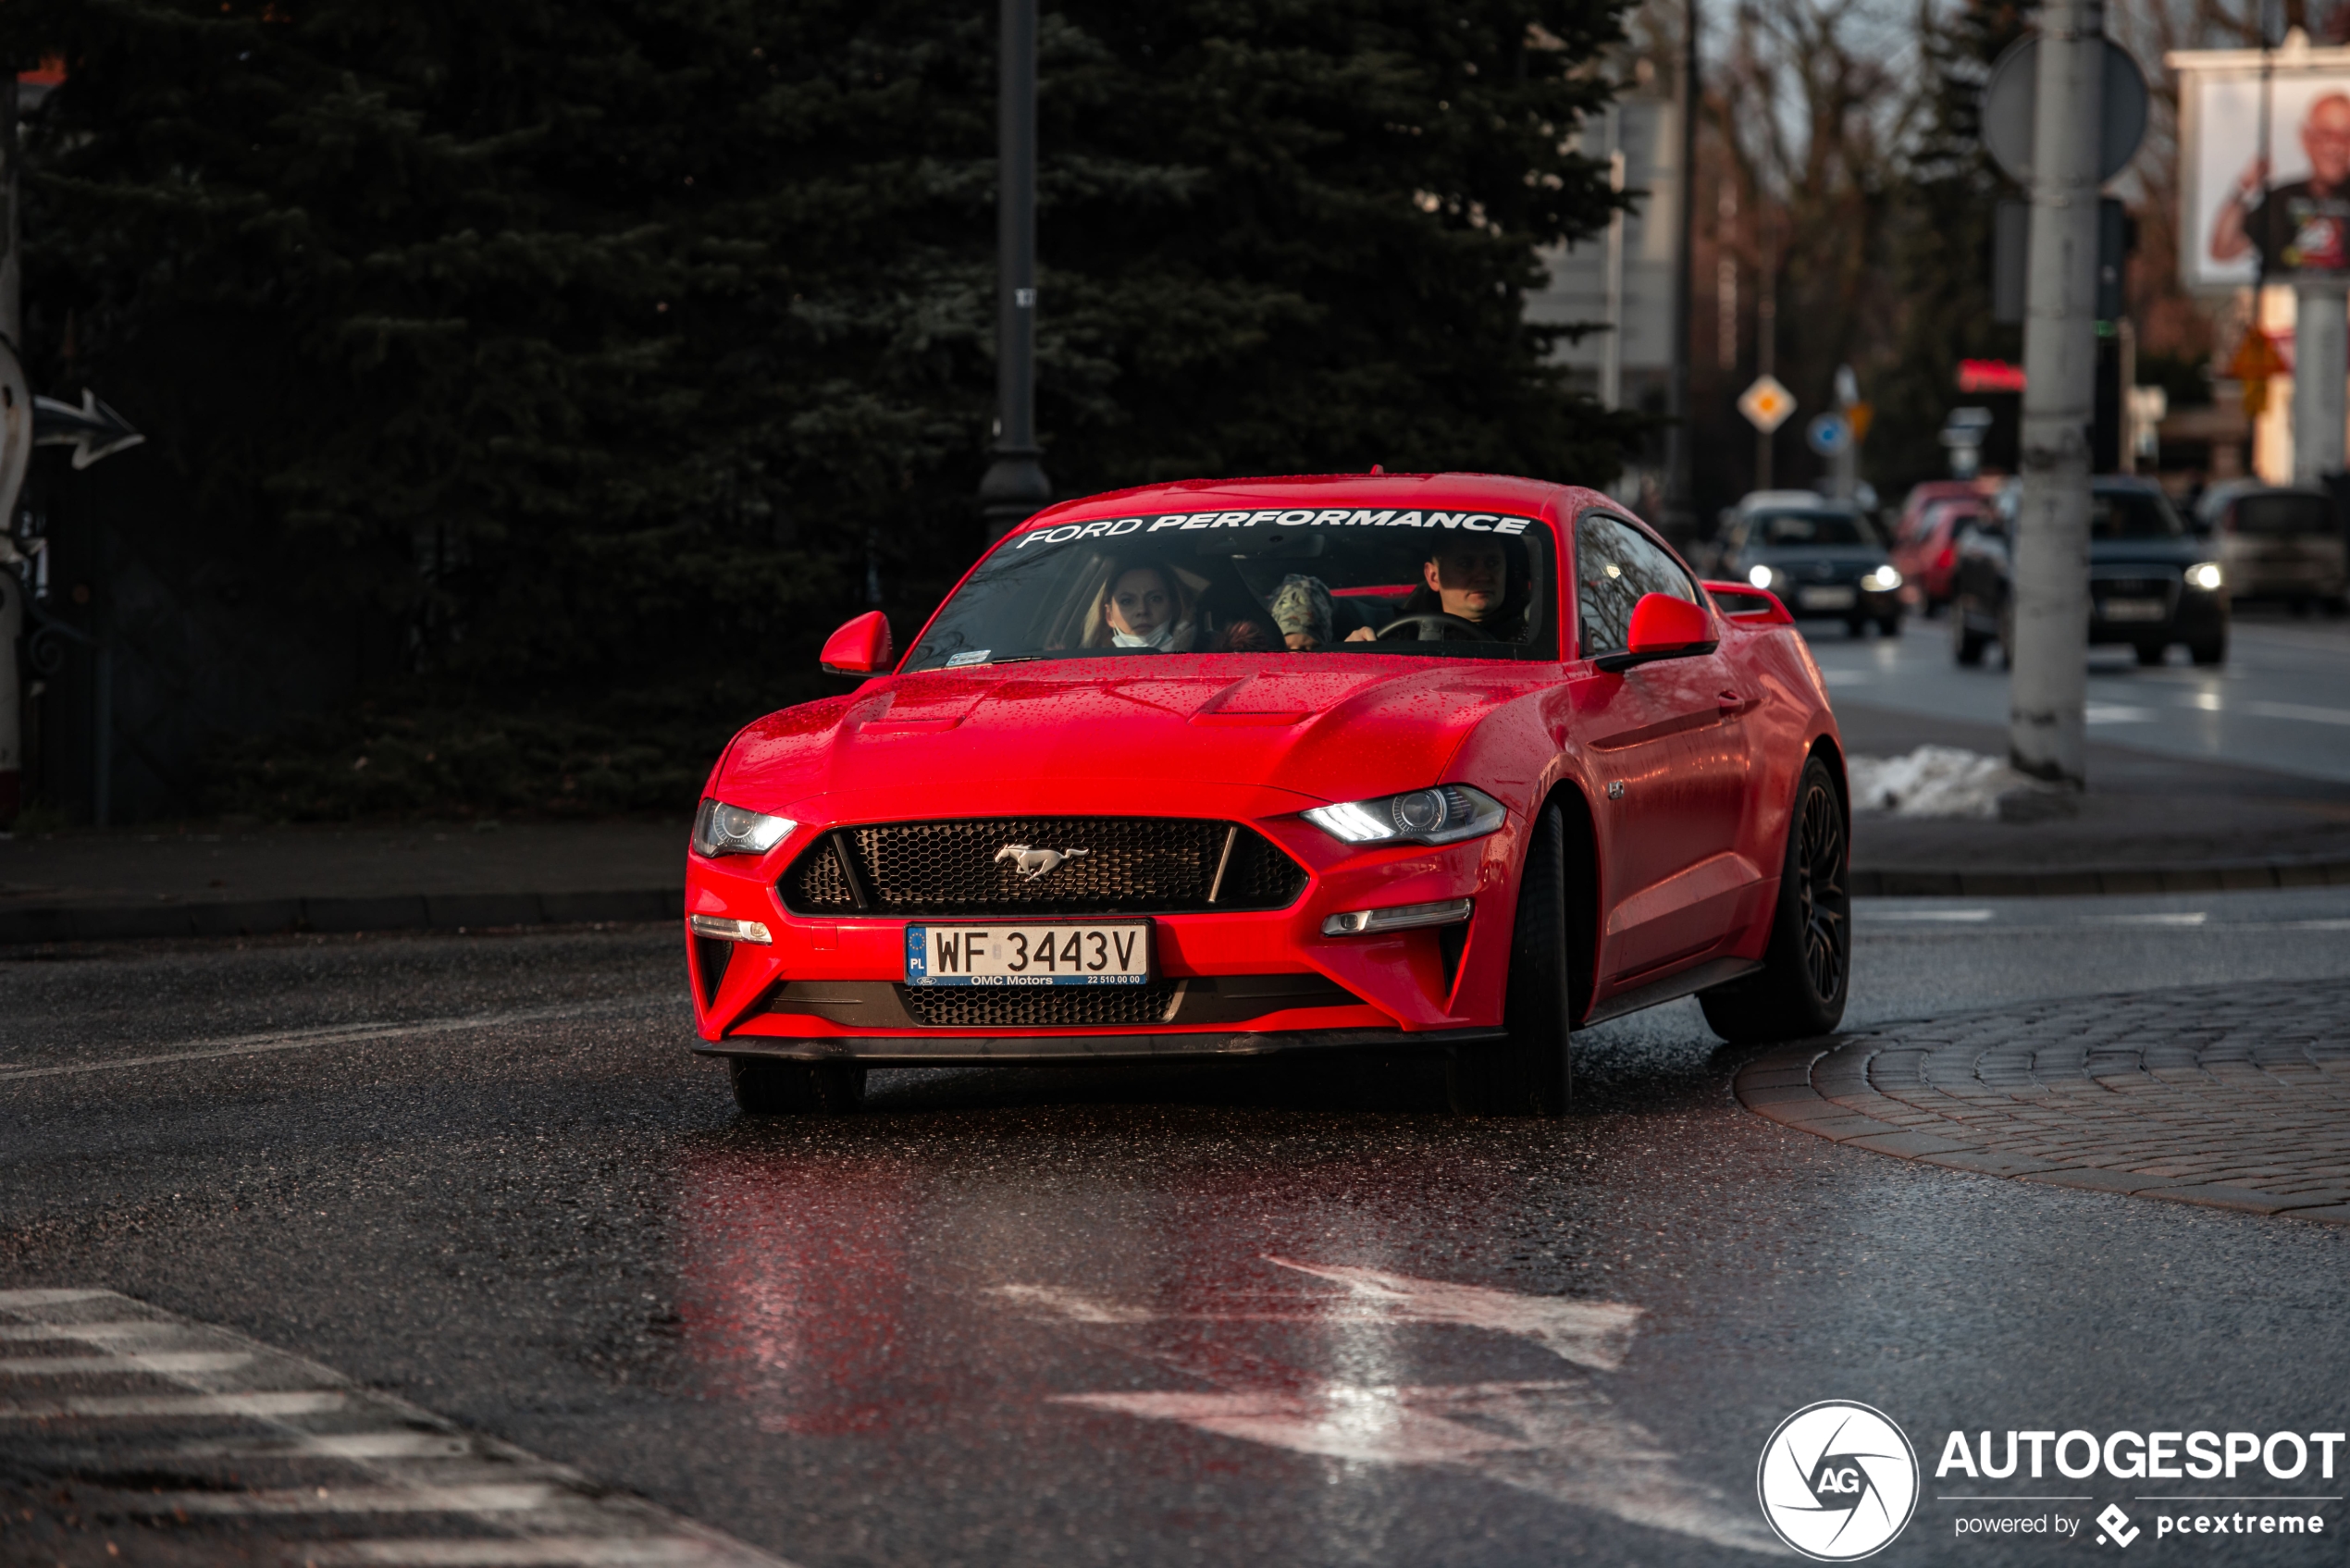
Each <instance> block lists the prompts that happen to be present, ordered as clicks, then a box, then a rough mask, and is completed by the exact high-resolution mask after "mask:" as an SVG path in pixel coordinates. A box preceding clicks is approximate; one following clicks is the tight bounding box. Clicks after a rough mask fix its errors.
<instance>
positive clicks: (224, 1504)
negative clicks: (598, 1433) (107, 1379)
mask: <svg viewBox="0 0 2350 1568" xmlns="http://www.w3.org/2000/svg"><path fill="white" fill-rule="evenodd" d="M0 1313H5V1314H7V1315H11V1316H13V1317H14V1318H15V1319H16V1320H17V1321H14V1322H7V1323H0V1339H5V1340H7V1341H8V1342H11V1343H23V1342H25V1341H28V1340H56V1341H61V1342H63V1343H64V1344H67V1345H80V1346H85V1347H87V1348H88V1350H89V1352H91V1353H86V1354H79V1355H73V1354H68V1355H54V1356H38V1355H32V1356H13V1357H0V1380H5V1379H9V1378H15V1379H19V1380H30V1379H33V1378H40V1377H56V1376H82V1377H88V1376H111V1375H120V1374H124V1373H136V1374H142V1375H146V1376H151V1377H162V1378H167V1379H168V1380H170V1381H172V1382H175V1383H177V1384H179V1386H180V1387H181V1388H182V1389H186V1390H187V1391H186V1392H183V1393H170V1394H161V1393H156V1394H83V1393H59V1394H55V1395H52V1396H51V1397H48V1398H45V1399H40V1400H21V1399H20V1400H0V1426H6V1424H11V1423H19V1422H28V1421H40V1422H48V1421H55V1420H64V1419H74V1418H93V1419H98V1420H103V1421H107V1422H111V1423H121V1424H122V1425H119V1426H105V1427H101V1428H98V1429H97V1431H96V1432H95V1433H93V1432H92V1431H90V1430H87V1429H84V1430H80V1431H68V1432H66V1433H59V1434H57V1436H56V1439H55V1440H54V1442H53V1444H52V1446H50V1447H48V1448H47V1449H46V1450H45V1451H44V1450H43V1449H42V1448H39V1447H34V1446H31V1442H30V1441H29V1439H28V1438H27V1437H26V1436H25V1435H24V1434H22V1432H21V1429H20V1428H17V1429H14V1430H11V1433H10V1438H9V1446H10V1450H11V1452H12V1453H13V1454H14V1455H15V1456H16V1458H17V1459H18V1461H19V1463H24V1462H27V1461H30V1462H31V1463H34V1464H37V1465H40V1466H42V1467H43V1468H44V1469H46V1470H48V1471H50V1472H51V1473H53V1474H56V1475H58V1476H59V1477H60V1478H61V1479H72V1478H75V1477H76V1475H77V1473H81V1472H87V1473H89V1474H88V1475H87V1476H86V1478H87V1480H88V1482H89V1483H90V1484H91V1485H93V1486H96V1487H100V1488H108V1487H109V1486H110V1483H109V1482H108V1480H107V1479H106V1477H107V1476H108V1475H120V1474H123V1473H126V1472H133V1471H137V1470H142V1469H143V1470H169V1469H171V1468H172V1467H173V1466H174V1465H175V1464H185V1463H189V1462H191V1461H196V1460H202V1459H207V1458H209V1459H214V1460H224V1459H225V1460H234V1461H236V1462H237V1468H238V1469H239V1471H241V1472H244V1473H246V1474H248V1475H254V1473H256V1472H257V1473H258V1476H257V1477H256V1479H258V1478H259V1477H267V1478H269V1479H271V1480H273V1481H274V1482H275V1483H276V1484H270V1485H262V1484H254V1481H248V1482H247V1484H245V1485H243V1486H239V1485H237V1484H236V1477H235V1476H230V1477H229V1482H230V1484H229V1486H228V1487H226V1488H215V1487H212V1486H207V1485H205V1484H204V1480H203V1478H202V1477H201V1476H192V1477H190V1479H189V1480H188V1481H183V1482H180V1483H179V1484H178V1485H177V1486H175V1487H174V1488H172V1489H170V1490H148V1491H143V1492H142V1491H140V1490H138V1489H136V1488H126V1489H123V1490H121V1491H118V1492H117V1494H116V1497H115V1500H112V1501H111V1502H110V1503H109V1505H108V1506H110V1507H112V1508H114V1509H116V1510H118V1511H119V1512H123V1513H127V1514H130V1515H134V1516H137V1517H140V1518H144V1519H153V1520H157V1521H169V1522H170V1524H169V1525H166V1526H165V1527H167V1528H170V1527H177V1528H179V1529H183V1530H184V1529H188V1528H191V1527H201V1526H200V1522H201V1521H204V1520H207V1519H223V1518H237V1519H241V1520H244V1521H247V1522H248V1523H247V1524H245V1525H243V1526H242V1527H243V1528H247V1529H265V1528H266V1527H267V1526H266V1525H265V1524H263V1523H262V1522H263V1521H266V1520H268V1519H272V1518H280V1519H285V1520H288V1521H294V1520H303V1521H308V1522H309V1523H307V1524H304V1525H301V1526H300V1527H299V1528H300V1529H301V1530H302V1532H303V1534H302V1536H301V1537H300V1538H298V1539H295V1538H290V1539H287V1540H286V1541H285V1542H284V1543H283V1551H284V1553H285V1554H286V1561H287V1562H290V1563H314V1564H316V1565H317V1568H337V1565H340V1568H373V1565H377V1564H381V1565H386V1568H397V1565H400V1564H409V1565H412V1568H533V1565H538V1564H548V1565H555V1564H575V1565H579V1568H599V1565H611V1568H790V1565H789V1564H788V1563H785V1562H782V1561H781V1560H780V1559H777V1558H774V1557H772V1556H770V1555H768V1554H767V1553H765V1552H762V1551H760V1550H758V1549H755V1548H753V1547H749V1546H746V1545H745V1544H743V1543H742V1542H740V1541H737V1540H734V1539H732V1538H731V1537H726V1536H724V1535H721V1534H719V1533H718V1532H716V1531H714V1530H709V1529H705V1528H703V1527H702V1526H700V1525H696V1524H694V1523H693V1522H691V1521H690V1520H686V1519H680V1518H678V1517H677V1516H675V1515H674V1514H671V1513H668V1512H664V1511H663V1510H662V1509H659V1508H656V1507H654V1506H653V1505H651V1504H650V1503H648V1502H645V1501H643V1500H639V1499H637V1498H632V1497H629V1496H627V1495H626V1494H625V1493H621V1492H616V1491H613V1490H612V1489H611V1488H606V1487H602V1486H600V1485H598V1484H596V1483H595V1482H593V1481H591V1480H589V1479H588V1478H587V1476H585V1475H581V1474H579V1473H578V1472H577V1471H575V1470H572V1469H569V1468H567V1467H565V1466H563V1465H561V1464H556V1463H551V1462H550V1461H548V1460H544V1459H541V1458H539V1457H538V1456H537V1455H535V1454H531V1453H527V1452H525V1451H523V1450H521V1449H518V1448H515V1447H513V1445H512V1444H509V1443H503V1442H501V1441H499V1440H498V1439H496V1438H489V1437H484V1436H479V1435H472V1434H467V1433H464V1432H462V1431H459V1430H458V1429H457V1428H456V1427H454V1426H451V1424H450V1423H449V1422H447V1421H445V1420H443V1419H442V1418H441V1417H439V1416H438V1415H435V1414H432V1413H431V1412H429V1411H426V1410H421V1409H419V1408H417V1407H416V1406H414V1405H412V1404H409V1403H407V1402H406V1401H402V1400H399V1399H395V1398H393V1397H391V1396H390V1395H388V1394H381V1393H377V1392H375V1391H374V1390H372V1389H362V1388H358V1387H355V1386H353V1385H352V1383H351V1381H350V1380H349V1379H348V1378H346V1377H343V1376H342V1375H341V1374H340V1373H339V1372H337V1371H335V1370H334V1369H333V1368H332V1367H328V1366H323V1365H321V1364H318V1363H316V1362H314V1361H310V1360H307V1359H305V1358H304V1357H302V1356H298V1355H292V1354H289V1353H288V1352H283V1351H279V1350H277V1349H274V1348H273V1347H271V1346H268V1345H265V1344H260V1343H258V1342H256V1341H254V1340H248V1339H246V1338H244V1337H243V1336H241V1335H240V1334H236V1333H233V1332H231V1331H229V1330H228V1329H225V1328H221V1327H216V1326H214V1325H211V1324H204V1323H196V1322H192V1321H190V1320H188V1319H186V1318H181V1317H175V1316H173V1315H170V1314H168V1313H163V1312H158V1311H155V1310H153V1309H151V1308H148V1307H147V1306H146V1305H145V1304H144V1303H140V1302H137V1301H133V1300H131V1299H130V1298H129V1297H126V1296H120V1295H117V1294H115V1293H114V1292H112V1291H108V1290H19V1291H6V1292H0ZM17 1386H18V1387H21V1386H23V1385H22V1382H19V1384H18V1385H17ZM212 1416H218V1417H228V1418H232V1419H237V1420H242V1421H247V1422H256V1423H261V1424H263V1425H264V1426H266V1428H268V1431H267V1434H266V1436H265V1435H260V1434H244V1435H240V1434H236V1433H234V1432H229V1433H223V1434H221V1435H220V1436H218V1437H215V1438H191V1439H190V1440H184V1441H179V1442H176V1443H175V1442H172V1441H171V1440H170V1438H172V1437H176V1436H178V1434H168V1435H167V1434H163V1433H155V1434H153V1435H152V1436H150V1435H149V1434H148V1433H146V1432H142V1430H141V1429H140V1428H139V1427H138V1426H135V1425H131V1424H132V1423H136V1422H139V1421H151V1422H177V1421H185V1420H191V1419H194V1418H198V1417H212ZM314 1417H317V1418H323V1419H321V1420H320V1421H319V1423H318V1425H319V1426H320V1427H321V1428H323V1429H313V1427H312V1426H310V1425H308V1424H307V1423H309V1422H310V1421H311V1419H312V1418H314ZM101 1434H102V1435H101ZM158 1438H160V1439H161V1441H158V1440H157V1439H158ZM142 1439H143V1441H142ZM280 1464H292V1465H296V1466H299V1467H301V1468H296V1469H295V1470H294V1471H293V1473H292V1476H291V1477H289V1476H288V1475H286V1474H285V1472H284V1471H283V1470H280V1469H278V1468H277V1467H278V1465H280ZM320 1466H339V1467H341V1470H342V1472H343V1473H344V1475H346V1477H347V1479H346V1480H345V1481H344V1483H343V1484H332V1483H331V1482H330V1484H328V1485H326V1486H319V1485H316V1484H315V1482H312V1483H311V1484H306V1485H286V1484H284V1483H285V1482H286V1481H287V1480H288V1479H290V1478H291V1479H299V1478H301V1477H303V1475H305V1474H307V1475H323V1472H321V1471H320V1469H319V1467H320ZM425 1514H439V1515H443V1516H445V1517H446V1518H447V1519H449V1520H450V1521H451V1522H457V1521H471V1522H472V1523H473V1525H474V1527H475V1529H476V1532H477V1533H476V1534H473V1535H437V1536H419V1537H414V1538H406V1537H368V1536H366V1535H365V1533H364V1532H365V1528H366V1526H365V1521H366V1520H367V1519H368V1518H370V1517H371V1516H386V1517H390V1518H398V1517H403V1516H405V1517H414V1516H417V1515H425ZM411 1527H412V1528H413V1527H414V1526H411ZM458 1527H459V1528H463V1527H464V1525H462V1524H460V1525H458ZM320 1533H326V1534H328V1535H330V1536H336V1537H341V1538H339V1539H328V1540H320V1539H317V1538H316V1537H317V1535H318V1534H320ZM197 1539H198V1543H199V1544H200V1543H201V1537H198V1538H197ZM241 1550H242V1549H241ZM0 1555H4V1554H0Z"/></svg>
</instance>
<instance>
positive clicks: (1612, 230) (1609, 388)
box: [1600, 104, 1624, 409]
mask: <svg viewBox="0 0 2350 1568" xmlns="http://www.w3.org/2000/svg"><path fill="white" fill-rule="evenodd" d="M1623 130H1624V127H1623V121H1622V118H1621V117H1620V116H1619V115H1618V113H1617V110H1616V107H1615V105H1613V104H1610V105H1608V106H1607V188H1608V190H1610V191H1614V192H1615V193H1617V194H1619V195H1620V194H1621V193H1622V192H1623V190H1624V136H1623ZM1602 271H1603V274H1604V278H1605V289H1606V306H1607V340H1606V341H1605V342H1604V343H1602V344H1601V345H1600V406H1601V407H1602V408H1608V409H1614V408H1621V407H1622V406H1623V405H1624V209H1623V208H1622V207H1618V208H1616V209H1615V210H1614V212H1612V213H1610V214H1609V215H1608V219H1607V251H1606V255H1605V262H1604V265H1603V267H1602Z"/></svg>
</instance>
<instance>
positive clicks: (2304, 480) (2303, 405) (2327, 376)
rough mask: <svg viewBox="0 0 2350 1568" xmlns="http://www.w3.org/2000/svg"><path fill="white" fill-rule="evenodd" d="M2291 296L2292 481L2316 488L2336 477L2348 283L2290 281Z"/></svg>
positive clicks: (2349, 330)
mask: <svg viewBox="0 0 2350 1568" xmlns="http://www.w3.org/2000/svg"><path fill="white" fill-rule="evenodd" d="M2293 293H2294V302H2293V304H2294V317H2293V482H2294V484H2296V485H2317V484H2321V483H2323V482H2324V480H2325V478H2326V476H2327V475H2331V474H2339V473H2341V472H2342V440H2343V421H2344V401H2345V400H2344V382H2345V381H2350V284H2345V283H2344V282H2342V281H2339V280H2331V279H2329V280H2324V281H2310V282H2300V281H2296V282H2295V283H2294V286H2293Z"/></svg>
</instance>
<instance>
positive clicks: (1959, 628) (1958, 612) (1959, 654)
mask: <svg viewBox="0 0 2350 1568" xmlns="http://www.w3.org/2000/svg"><path fill="white" fill-rule="evenodd" d="M1989 643H1990V639H1989V638H1988V637H1985V636H1984V635H1983V634H1982V633H1981V632H1978V631H1976V630H1975V629H1974V628H1973V627H1972V626H1970V625H1968V624H1967V623H1966V607H1965V606H1964V605H1960V604H1956V603H1954V604H1952V605H1951V606H1950V657H1951V658H1952V659H1954V660H1956V661H1958V662H1959V663H1960V664H1963V665H1965V666H1967V667H1968V668H1969V669H1973V668H1974V667H1975V666H1977V665H1979V664H1981V663H1982V662H1983V650H1984V648H1985V647H1987V646H1988V645H1989Z"/></svg>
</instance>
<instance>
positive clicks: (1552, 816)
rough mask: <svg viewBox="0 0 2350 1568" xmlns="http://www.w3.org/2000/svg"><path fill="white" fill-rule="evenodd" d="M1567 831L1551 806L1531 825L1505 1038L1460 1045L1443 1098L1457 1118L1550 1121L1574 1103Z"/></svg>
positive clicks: (1513, 946) (1448, 1071) (1505, 1011)
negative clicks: (1567, 894) (1490, 1041)
mask: <svg viewBox="0 0 2350 1568" xmlns="http://www.w3.org/2000/svg"><path fill="white" fill-rule="evenodd" d="M1566 930H1567V925H1566V825H1565V819H1564V818H1563V817H1562V816H1561V815H1560V812H1559V809H1558V808H1557V807H1555V806H1549V807H1545V808H1544V809H1543V810H1542V814H1541V815H1540V817H1539V818H1537V819H1536V820H1535V826H1534V842H1533V843H1532V844H1531V845H1529V846H1527V852H1526V869H1525V870H1524V871H1523V872H1521V873H1520V874H1519V877H1518V889H1517V921H1516V926H1515V930H1514V931H1513V932H1512V933H1511V936H1510V975H1509V986H1508V991H1507V994H1506V997H1505V1000H1504V1001H1503V1015H1502V1019H1503V1028H1505V1029H1506V1030H1508V1031H1509V1038H1508V1039H1506V1040H1501V1041H1495V1042H1493V1043H1480V1044H1476V1045H1462V1046H1458V1047H1456V1048H1455V1049H1454V1050H1453V1056H1452V1060H1451V1061H1450V1063H1449V1064H1448V1065H1447V1067H1446V1070H1445V1091H1446V1095H1447V1098H1448V1099H1449V1100H1450V1101H1451V1104H1452V1107H1453V1111H1454V1112H1456V1113H1458V1114H1460V1115H1462V1116H1503V1117H1554V1116H1563V1115H1565V1112H1566V1107H1567V1104H1568V1102H1569V1101H1570V1100H1571V1099H1572V1098H1573V1097H1574V1092H1575V1075H1574V1067H1573V1062H1572V1050H1571V1047H1570V1044H1569V1040H1568V1034H1569V1031H1570V1030H1571V1028H1572V1026H1573V1023H1574V1018H1573V1010H1574V1003H1573V1000H1572V994H1571V992H1570V990H1569V987H1568V979H1567V958H1566Z"/></svg>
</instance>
